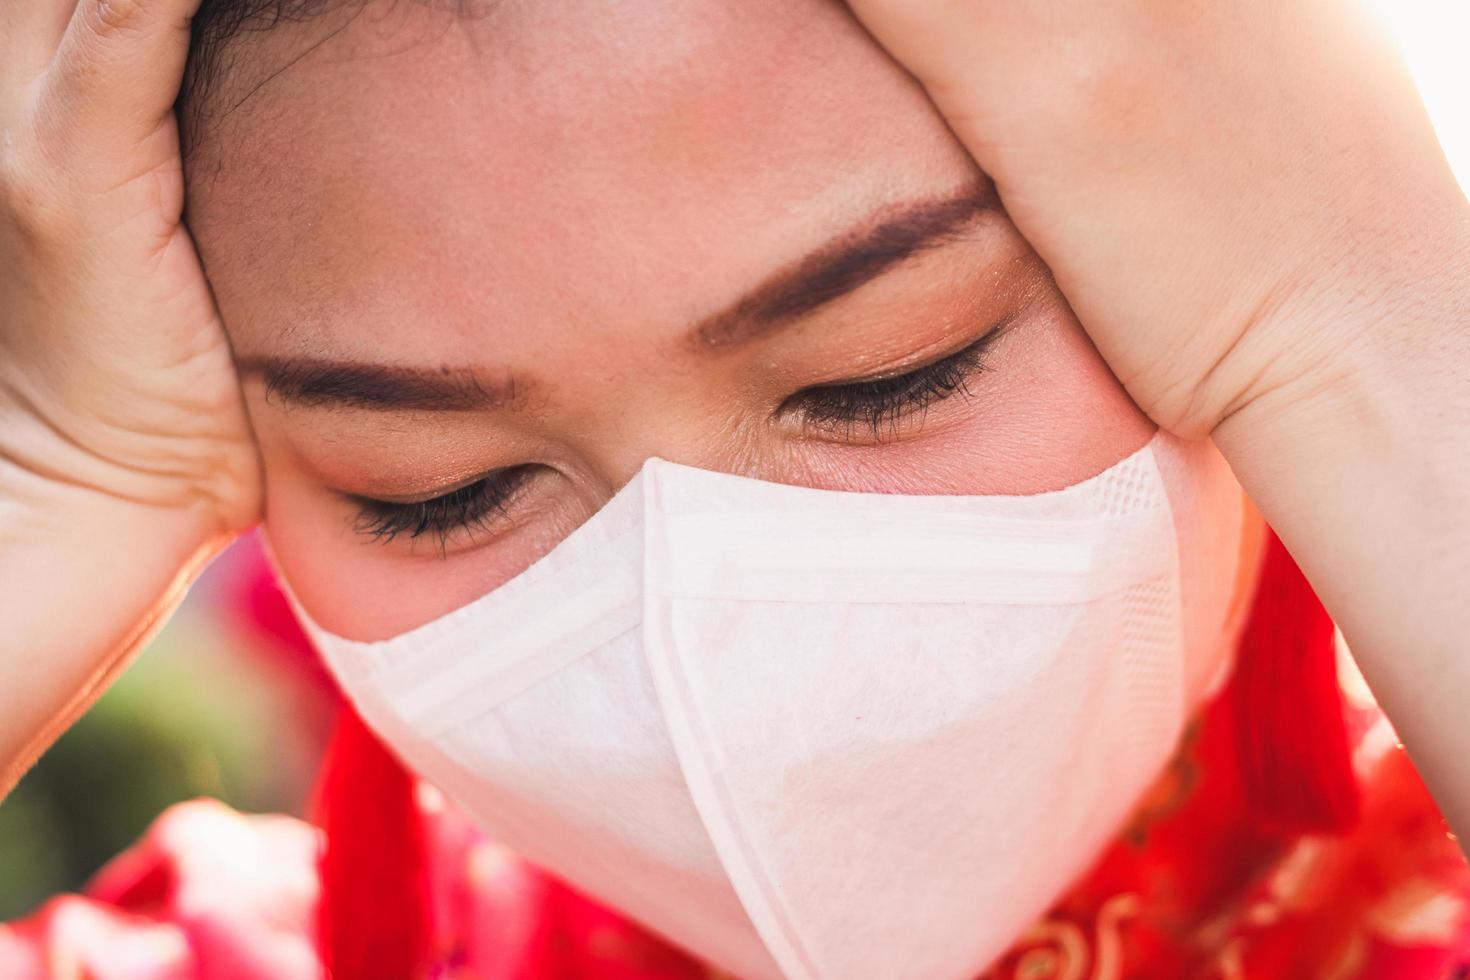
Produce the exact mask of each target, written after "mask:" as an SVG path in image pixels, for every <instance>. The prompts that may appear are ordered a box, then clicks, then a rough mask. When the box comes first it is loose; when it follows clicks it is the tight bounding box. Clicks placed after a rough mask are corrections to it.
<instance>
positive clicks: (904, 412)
mask: <svg viewBox="0 0 1470 980" xmlns="http://www.w3.org/2000/svg"><path fill="white" fill-rule="evenodd" d="M1014 319H1015V318H1014V317H1007V318H1005V319H1004V320H1002V321H1001V322H999V323H997V324H995V325H993V326H992V327H991V328H989V329H987V330H986V331H985V332H984V333H983V334H982V335H981V336H979V337H978V338H975V339H972V340H970V341H969V342H968V343H966V344H965V345H964V346H963V347H960V348H958V349H957V350H951V351H949V352H948V353H944V354H941V355H939V356H937V357H933V358H931V359H929V360H927V361H924V362H923V363H920V364H918V365H914V366H909V367H905V368H903V369H900V370H890V371H885V372H882V373H878V374H874V375H869V376H867V377H864V378H857V379H853V380H849V381H833V382H824V383H822V384H817V385H808V386H807V387H805V388H802V389H800V390H798V391H796V392H794V393H793V394H791V395H790V396H788V397H787V398H786V399H785V400H784V401H782V402H781V404H780V405H779V406H778V407H777V409H776V415H777V416H783V417H795V418H796V419H797V420H798V421H799V422H800V423H801V424H802V425H803V427H804V428H807V429H810V430H812V431H813V433H814V434H816V435H819V436H828V437H830V436H831V435H832V434H833V432H834V431H835V432H836V433H837V434H838V435H839V436H841V437H842V438H844V439H853V438H854V436H855V435H856V430H857V429H858V428H859V427H861V428H862V429H864V430H866V432H867V434H868V435H869V436H870V437H871V438H873V439H877V440H882V439H883V438H885V437H888V436H892V435H895V434H896V431H897V427H898V425H899V423H901V422H903V421H904V420H905V419H907V418H909V417H910V416H912V415H914V414H918V415H920V416H921V417H922V415H923V414H924V413H926V412H927V411H928V409H929V408H930V407H931V406H932V405H934V404H936V403H938V402H940V401H944V400H945V399H948V398H951V397H953V396H955V395H957V394H959V395H964V396H966V397H972V396H973V392H971V391H970V389H969V387H968V383H969V381H970V380H971V379H973V378H974V376H975V375H976V374H978V373H979V372H980V371H982V370H985V369H986V362H985V358H986V356H987V355H988V354H989V353H990V349H991V346H992V345H993V344H994V343H995V341H996V340H997V339H999V337H1000V336H1001V335H1002V334H1003V333H1004V332H1005V330H1006V329H1007V328H1008V327H1009V326H1010V325H1011V323H1012V322H1013V321H1014Z"/></svg>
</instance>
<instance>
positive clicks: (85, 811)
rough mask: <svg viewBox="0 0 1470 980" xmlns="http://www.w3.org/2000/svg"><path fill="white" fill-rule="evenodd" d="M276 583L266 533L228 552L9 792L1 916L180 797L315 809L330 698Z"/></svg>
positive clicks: (119, 842) (1, 835) (102, 857)
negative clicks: (283, 628)
mask: <svg viewBox="0 0 1470 980" xmlns="http://www.w3.org/2000/svg"><path fill="white" fill-rule="evenodd" d="M269 582H270V579H269V572H268V570H267V568H266V566H265V564H264V562H263V560H262V558H261V556H260V554H259V547H258V545H257V544H256V543H255V542H254V541H253V540H249V539H247V540H246V541H243V542H241V544H239V545H237V546H236V548H235V549H232V552H230V553H227V554H226V555H225V556H223V557H222V558H221V559H220V560H219V561H217V562H216V563H215V564H214V565H213V566H212V567H211V568H210V569H209V571H208V572H207V573H206V574H205V576H204V578H203V579H202V580H201V581H200V583H199V584H198V585H197V586H196V587H195V589H194V590H193V591H192V592H191V594H190V596H189V598H188V600H187V601H186V602H185V604H184V606H183V607H181V609H180V610H179V612H178V614H177V615H175V616H174V618H173V619H172V621H170V623H169V624H168V625H167V626H166V627H165V628H164V630H163V631H162V632H161V633H159V635H158V636H157V637H155V638H154V640H153V642H152V643H151V644H150V646H149V647H148V648H147V649H146V650H145V651H144V652H143V653H142V655H141V656H140V657H139V658H138V660H137V661H136V662H135V663H134V664H133V666H132V667H130V668H129V669H128V670H127V671H125V672H124V673H123V675H122V677H121V678H120V679H119V680H118V682H117V683H116V684H115V685H113V687H112V688H110V689H109V690H108V691H107V693H106V694H104V695H103V696H102V698H101V699H100V700H99V701H98V702H97V703H96V705H95V706H93V708H92V709H91V710H90V711H89V712H87V714H86V715H85V716H83V717H82V719H81V720H80V721H78V722H77V724H76V725H75V726H73V727H72V728H71V729H70V730H69V731H68V732H67V733H66V734H65V735H63V736H62V737H61V739H60V740H59V741H58V742H57V743H56V745H55V746H54V747H53V748H52V749H51V750H50V751H49V752H47V753H46V755H45V756H44V757H43V758H42V759H41V761H40V762H39V763H38V764H37V765H36V767H35V768H34V769H32V770H31V772H30V773H28V774H27V775H26V777H25V778H24V779H23V780H22V781H21V783H20V784H19V785H18V786H17V787H16V789H15V790H14V792H12V793H11V794H10V796H8V797H7V798H6V799H5V800H4V802H3V803H0V920H5V919H13V918H17V917H19V916H22V915H25V914H27V913H28V912H30V911H32V910H33V909H34V908H35V907H36V906H37V905H38V904H40V903H41V902H42V901H43V900H44V899H46V898H47V897H49V896H51V895H53V894H55V893H57V892H61V891H74V890H76V889H78V888H79V887H81V885H82V884H84V883H85V881H86V880H87V878H88V877H89V876H90V875H91V874H92V873H93V872H95V871H96V870H97V869H98V868H99V867H101V866H102V865H103V864H104V863H105V862H106V861H107V860H108V859H109V858H111V857H113V856H114V855H116V854H117V853H118V852H119V851H121V850H123V849H124V848H125V847H127V846H128V845H129V844H131V843H132V842H133V841H135V840H136V839H137V838H138V837H139V835H140V834H142V833H143V831H144V830H145V829H146V828H147V826H148V825H149V823H151V822H152V820H153V819H154V818H155V817H156V816H157V815H158V813H159V812H160V811H161V810H163V809H164V808H165V807H167V806H168V805H169V804H171V803H176V802H179V801H181V800H187V799H192V798H194V797H196V796H212V797H216V798H218V799H220V800H223V801H224V802H226V803H228V804H229V805H231V806H233V807H235V808H237V809H240V810H245V811H253V812H262V811H276V812H285V813H294V814H301V813H302V812H303V810H304V807H305V804H306V801H307V798H308V795H309V791H310V785H311V779H312V777H313V775H314V773H315V769H316V765H317V762H318V760H319V757H320V753H321V747H322V743H323V740H324V736H325V732H326V728H327V725H328V723H329V722H330V716H331V701H330V697H329V695H328V693H327V688H326V686H325V685H324V684H323V683H321V680H320V677H319V675H316V673H315V671H316V668H315V665H314V663H313V662H312V661H310V659H309V657H308V655H306V654H304V653H303V652H302V651H301V649H300V648H299V647H297V646H296V645H295V644H293V643H292V642H290V639H289V637H288V638H286V639H282V638H281V637H280V636H279V635H275V634H273V633H272V630H271V628H270V627H272V626H274V627H275V629H276V630H277V632H279V629H280V624H279V622H278V621H277V620H278V618H279V614H280V613H281V612H282V611H283V608H284V607H283V606H281V605H280V602H279V596H278V594H277V593H276V592H275V590H274V589H273V588H272V587H271V586H270V585H269ZM262 596H263V597H264V598H263V599H262ZM262 602H264V603H265V605H266V607H267V610H268V612H269V613H270V615H266V616H262V615H261V612H260V608H259V607H260V606H261V604H262ZM262 620H267V621H269V622H268V623H266V624H265V627H264V628H263V624H262Z"/></svg>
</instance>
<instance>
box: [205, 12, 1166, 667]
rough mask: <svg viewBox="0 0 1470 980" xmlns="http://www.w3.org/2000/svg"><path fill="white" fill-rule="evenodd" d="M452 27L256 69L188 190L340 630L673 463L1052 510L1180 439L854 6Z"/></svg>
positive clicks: (490, 584) (412, 608) (317, 603)
mask: <svg viewBox="0 0 1470 980" xmlns="http://www.w3.org/2000/svg"><path fill="white" fill-rule="evenodd" d="M438 6H439V5H435V4H417V3H399V4H373V5H369V6H367V7H365V8H358V7H355V6H354V7H351V8H350V9H344V10H341V11H335V12H330V13H328V14H325V15H323V16H321V17H319V18H316V19H313V20H311V21H309V22H305V23H300V24H287V25H283V26H281V27H278V28H276V29H274V30H272V31H268V32H263V33H259V34H247V35H246V36H245V37H244V38H243V39H242V40H238V41H236V42H234V43H233V46H232V47H231V48H230V50H229V51H228V52H227V54H226V58H227V60H226V62H225V63H224V65H223V66H222V67H223V68H224V72H223V80H222V82H221V84H220V85H219V87H218V88H216V89H214V90H212V91H211V93H210V94H209V110H210V113H211V115H212V117H213V119H212V121H211V122H210V123H208V127H209V128H208V131H207V132H206V133H205V134H204V136H203V143H202V144H201V145H200V146H199V147H198V149H197V152H196V155H195V157H194V159H193V160H192V161H191V168H190V181H189V194H190V202H191V203H190V221H191V226H192V228H193V229H194V232H195V234H196V237H197V240H198V243H199V246H200V249H201V252H202V254H203V257H204V260H205V264H206V268H207V271H208V274H209V277H210V279H211V282H212V283H213V285H214V288H215V291H216V294H217V296H218V300H219V304H220V308H221V311H222V313H223V316H224V319H225V322H226V324H227V325H228V327H229V330H230V334H231V340H232V342H233V344H234V346H235V350H236V354H237V357H238V358H239V360H240V363H241V365H242V370H243V373H244V376H245V390H246V396H247V399H248V402H249V407H250V412H251V418H252V420H253V423H254V426H255V430H256V434H257V436H258V438H259V442H260V446H261V452H262V454H263V457H264V461H265V467H266V474H267V486H268V491H267V524H268V528H269V533H270V537H271V540H272V543H273V546H274V548H275V551H276V554H277V556H278V558H279V560H280V562H281V564H282V565H283V567H284V570H285V572H286V574H287V575H288V577H289V578H290V580H291V582H292V584H293V587H294V588H295V590H296V591H297V593H298V595H299V597H300V598H301V600H302V601H303V603H304V604H305V605H306V606H307V608H308V609H309V610H310V611H311V612H312V614H313V616H314V617H315V618H316V619H317V621H318V622H319V623H321V625H323V626H324V627H326V628H327V629H329V630H332V631H334V632H337V633H340V634H342V635H345V636H348V637H351V638H355V639H365V640H370V639H379V638H384V637H387V636H390V635H393V634H395V633H398V632H401V631H403V630H405V629H408V628H411V627H413V626H416V625H418V624H421V623H424V622H426V621H428V620H430V619H433V618H435V617H437V616H440V615H442V614H444V613H446V612H448V611H450V610H452V609H454V608H456V607H458V606H461V605H463V604H465V603H467V602H469V601H470V600H472V599H474V598H475V597H477V596H479V595H482V594H483V593H485V592H487V591H489V590H490V589H492V588H494V587H495V586H497V585H499V584H500V583H502V582H504V581H505V580H507V579H509V578H510V577H512V576H514V575H515V574H516V573H518V572H519V571H521V570H522V569H524V568H525V567H526V566H527V565H529V564H530V563H531V562H532V561H533V560H535V559H536V558H537V557H538V556H540V555H542V554H543V553H545V552H546V551H547V550H549V549H550V548H551V547H552V546H553V545H554V544H556V542H557V541H559V540H560V539H561V538H563V537H564V536H565V535H566V534H567V533H568V532H569V531H571V530H572V529H573V528H575V527H576V526H577V525H578V524H580V523H581V522H582V521H584V520H586V519H587V518H588V517H589V516H590V515H591V514H592V513H593V512H594V511H596V510H597V509H598V508H599V507H600V506H602V505H603V504H604V503H605V502H606V501H607V500H608V498H609V497H610V496H611V495H612V494H613V493H614V492H615V491H616V490H617V489H618V488H619V487H620V486H621V485H622V484H623V483H625V482H626V481H627V480H628V479H629V478H631V477H632V476H633V475H634V474H635V473H636V472H637V470H638V469H639V467H640V465H641V464H642V463H643V461H644V460H645V459H646V458H648V457H650V456H660V457H663V458H666V459H670V460H674V461H677V462H681V463H686V464H690V465H694V466H699V467H704V468H707V469H716V470H725V471H729V472H734V473H740V474H744V475H748V476H754V477H759V478H762V479H766V480H774V481H780V482H786V483H794V484H804V485H809V486H815V487H824V488H840V489H850V490H862V491H879V492H898V493H963V494H994V493H1032V492H1037V491H1043V490H1048V489H1055V488H1058V487H1062V486H1065V485H1068V484H1071V483H1075V482H1078V481H1080V480H1082V479H1085V478H1086V477H1088V476H1090V475H1092V474H1094V473H1096V472H1098V471H1100V470H1102V469H1104V468H1106V467H1107V466H1109V465H1111V464H1113V463H1115V462H1116V461H1118V460H1119V459H1121V458H1122V457H1123V456H1125V455H1127V454H1128V453H1130V452H1132V451H1133V450H1135V449H1137V448H1138V447H1139V446H1141V445H1142V444H1143V443H1144V442H1146V441H1147V439H1148V438H1149V436H1150V434H1151V433H1152V431H1153V425H1152V424H1151V423H1150V422H1149V421H1148V419H1147V418H1145V417H1144V416H1143V415H1142V414H1141V413H1140V412H1139V410H1138V409H1137V408H1136V407H1135V406H1134V405H1133V403H1132V402H1131V400H1130V399H1129V398H1128V396H1127V394H1126V393H1125V392H1124V390H1123V389H1122V387H1121V386H1120V385H1119V383H1118V381H1117V380H1116V379H1115V378H1114V377H1113V375H1112V374H1111V373H1110V372H1109V370H1108V369H1107V367H1106V366H1105V365H1104V364H1103V362H1102V361H1101V360H1100V358H1099V357H1098V355H1097V353H1096V352H1095V351H1094V350H1093V348H1092V346H1091V344H1090V343H1089V342H1088V340H1087V339H1086V336H1085V335H1084V334H1083V332H1082V329H1081V328H1080V327H1079V325H1078V323H1077V321H1076V319H1075V318H1074V317H1073V315H1072V313H1071V311H1070V310H1069V308H1068V306H1067V304H1066V302H1065V301H1064V300H1063V299H1062V297H1061V295H1060V294H1059V293H1058V291H1057V289H1056V287H1055V286H1054V285H1053V284H1052V282H1051V280H1050V278H1049V276H1048V274H1047V270H1046V269H1045V267H1044V266H1043V265H1042V263H1041V262H1040V261H1039V260H1038V259H1037V257H1036V256H1035V255H1034V254H1033V253H1032V251H1031V250H1030V248H1029V247H1028V246H1027V245H1026V243H1025V241H1024V240H1023V239H1022V238H1021V236H1020V235H1019V234H1018V233H1017V231H1016V229H1015V228H1014V227H1013V226H1012V225H1011V223H1010V221H1009V220H1008V219H1007V218H1006V216H1005V214H1004V213H1003V212H1002V211H1000V210H999V209H998V207H997V205H996V201H995V198H994V196H993V192H992V191H991V189H990V188H989V186H988V185H987V183H986V182H985V181H984V179H983V177H982V175H981V174H980V173H979V172H978V171H977V170H976V168H975V166H974V164H973V163H972V162H971V161H970V159H969V158H968V156H967V155H966V154H965V153H964V152H963V151H962V150H961V148H960V147H959V146H958V144H957V143H956V142H955V140H954V139H953V138H952V136H951V135H950V133H949V132H948V130H947V129H946V127H945V125H944V123H943V122H942V121H941V120H940V119H939V118H938V117H937V116H936V114H935V113H934V111H933V110H932V109H931V108H930V106H929V104H928V102H927V101H926V99H925V97H924V95H923V94H922V92H921V91H920V90H919V88H918V87H917V85H916V84H915V83H914V82H913V80H912V79H910V78H909V77H908V76H907V75H906V74H905V73H904V72H903V71H902V70H901V69H899V68H898V67H897V66H896V65H895V64H894V63H892V62H891V61H890V60H889V59H888V58H887V56H886V55H884V54H883V53H882V52H881V51H880V50H879V49H878V48H877V47H876V46H875V45H874V43H873V42H872V41H870V40H869V39H868V37H867V36H866V35H865V34H864V33H863V31H862V30H861V28H859V27H858V26H857V25H856V24H855V23H854V22H853V21H852V20H851V19H850V17H849V16H848V15H847V13H846V11H845V10H844V9H843V8H842V7H841V6H840V5H839V4H836V3H831V2H827V0H742V2H740V3H738V4H737V3H722V2H715V0H680V2H677V3H670V2H660V0H633V2H626V0H625V2H621V3H618V4H616V5H613V4H602V3H592V2H587V0H580V2H578V0H537V2H534V3H527V2H505V3H500V4H495V5H491V6H490V7H489V9H488V11H487V12H483V13H480V14H477V15H475V16H472V17H463V16H459V15H456V14H451V13H446V12H443V11H441V10H439V9H437V7H438ZM911 372H918V373H917V374H914V375H913V376H911V377H903V378H901V377H900V376H904V375H909V374H910V373H911ZM446 494H447V495H449V496H448V497H446V496H445V495H446ZM435 498H443V499H439V500H437V502H428V503H426V502H425V501H435Z"/></svg>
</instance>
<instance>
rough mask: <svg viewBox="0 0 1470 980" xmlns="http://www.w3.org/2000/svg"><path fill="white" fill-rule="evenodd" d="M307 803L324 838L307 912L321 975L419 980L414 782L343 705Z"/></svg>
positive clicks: (421, 912)
mask: <svg viewBox="0 0 1470 980" xmlns="http://www.w3.org/2000/svg"><path fill="white" fill-rule="evenodd" d="M314 797H315V798H314V801H313V805H312V810H313V818H314V820H315V822H316V823H317V825H318V826H320V827H321V828H322V830H323V831H324V833H325V837H326V845H325V847H324V849H323V851H322V854H321V857H320V859H319V862H318V870H319V872H320V878H321V900H320V903H319V905H318V907H317V936H318V946H319V949H320V952H321V957H322V962H323V965H324V966H325V967H326V975H327V976H329V977H333V978H336V980H403V978H417V977H426V976H428V975H429V972H430V971H429V965H430V955H431V945H430V944H431V931H430V930H431V926H430V921H429V900H430V896H429V867H428V858H427V850H426V841H425V828H424V822H423V816H422V814H421V813H420V812H419V808H418V804H417V802H416V796H415V783H414V778H413V776H412V775H411V774H410V773H409V772H408V771H407V770H406V769H405V768H404V767H403V764H402V763H401V762H399V761H398V759H397V758H396V757H395V756H393V755H392V754H391V753H389V751H388V750H387V749H386V748H385V747H384V746H383V744H382V742H380V741H379V740H378V737H377V736H376V735H374V734H373V733H372V731H370V730H369V729H368V727H367V725H366V724H365V723H364V722H363V720H362V719H361V718H360V717H359V716H358V714H357V712H356V711H354V710H353V708H352V706H351V705H350V704H348V703H347V702H346V701H344V702H343V703H342V706H341V709H340V713H339V715H338V720H337V726H336V729H335V730H334V732H333V734H332V739H331V742H330V743H329V745H328V747H327V752H326V757H325V760H324V762H323V766H322V770H321V773H320V775H319V776H318V781H317V785H316V790H315V793H314Z"/></svg>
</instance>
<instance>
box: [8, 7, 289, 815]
mask: <svg viewBox="0 0 1470 980" xmlns="http://www.w3.org/2000/svg"><path fill="white" fill-rule="evenodd" d="M197 3H198V0H10V2H0V596H4V599H3V601H0V637H3V640H0V676H3V677H4V678H5V684H4V685H3V687H0V796H3V794H4V793H5V791H7V790H8V789H9V787H10V786H11V785H12V784H13V783H14V781H15V780H16V779H18V778H19V775H20V773H21V772H23V771H24V769H25V767H26V766H28V765H29V764H30V763H31V762H32V761H34V759H35V758H36V757H37V756H39V755H40V753H41V752H42V751H43V750H44V749H45V747H46V746H47V745H49V744H50V742H51V741H52V740H53V739H55V737H56V736H57V735H58V734H60V732H61V731H62V730H63V729H64V728H65V726H66V725H67V724H69V723H70V722H71V720H72V719H74V718H75V717H76V716H77V715H78V714H80V713H81V712H82V711H83V710H85V708H86V707H87V705H88V704H90V703H91V701H92V700H93V699H95V698H96V697H97V695H98V694H100V693H101V691H102V690H103V688H104V687H105V686H106V684H107V683H108V682H109V681H110V680H111V678H112V677H113V676H115V675H116V673H117V672H118V671H120V670H121V669H122V667H123V665H125V664H126V663H127V661H128V658H129V657H130V656H131V654H132V653H134V652H135V651H137V650H138V649H139V648H140V647H141V646H142V644H143V643H144V641H145V640H146V639H147V637H148V635H149V634H150V633H151V632H152V631H153V629H155V628H156V627H157V626H158V625H159V624H161V623H162V622H163V620H164V619H165V617H166V616H167V614H168V613H169V611H171V609H172V606H173V605H174V604H175V603H176V602H177V601H178V600H179V599H180V598H181V597H182V594H183V591H184V589H185V588H186V587H187V585H188V583H189V581H190V579H191V578H192V576H193V575H194V574H195V573H197V571H198V569H199V567H200V566H201V565H202V564H203V562H204V561H206V560H207V559H208V558H209V557H210V556H211V555H213V554H214V553H215V552H216V551H218V550H219V549H220V548H222V547H223V546H224V544H225V543H226V542H228V540H229V539H230V537H231V536H232V535H233V534H234V533H235V532H237V531H238V530H240V529H242V528H244V527H246V526H247V525H249V524H250V523H251V522H253V521H254V520H255V518H256V514H257V511H258V510H259V508H260V476H259V463H258V459H257V454H256V451H255V447H254V445H253V442H252V438H251V433H250V428H249V425H248V423H247V422H246V417H245V411H244V405H243V400H242V398H241V394H240V387H239V383H238V381H237V379H236V377H235V373H234V369H233V366H232V364H231V360H230V351H229V347H228V345H227V343H226V340H225V334H224V331H223V329H222V328H221V324H220V319H219V316H218V313H217V312H216V310H215V307H214V301H213V298H212V296H211V294H210V289H209V286H208V284H207V283H206V282H205V278H204V274H203V272H202V270H201V268H200V263H199V259H198V257H197V256H196V254H195V251H194V247H193V244H192V242H191V241H190V239H189V236H188V234H187V232H186V231H185V230H184V228H183V226H182V225H181V224H180V215H181V211H182V208H183V202H184V186H183V178H182V165H181V160H180V158H179V138H178V131H177V129H176V127H175V123H174V117H173V111H172V106H173V102H174V98H175V96H176V94H177V92H178V90H179V83H180V80H181V77H182V75H183V70H184V63H185V58H186V54H187V49H188V40H189V38H188V18H189V16H190V15H191V13H192V12H193V9H194V7H195V6H196V5H197Z"/></svg>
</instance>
